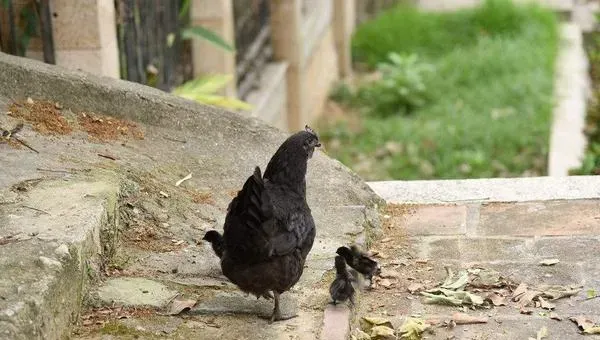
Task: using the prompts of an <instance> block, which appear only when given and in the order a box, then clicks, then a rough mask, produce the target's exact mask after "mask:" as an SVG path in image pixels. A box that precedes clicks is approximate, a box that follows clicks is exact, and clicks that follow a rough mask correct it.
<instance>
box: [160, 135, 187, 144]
mask: <svg viewBox="0 0 600 340" xmlns="http://www.w3.org/2000/svg"><path fill="white" fill-rule="evenodd" d="M163 138H164V139H166V140H170V141H173V142H179V143H183V144H185V143H187V140H184V139H177V138H173V137H168V136H163Z"/></svg>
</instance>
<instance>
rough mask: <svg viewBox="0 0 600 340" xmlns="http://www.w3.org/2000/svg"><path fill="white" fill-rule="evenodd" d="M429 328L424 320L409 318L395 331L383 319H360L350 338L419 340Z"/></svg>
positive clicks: (365, 339)
mask: <svg viewBox="0 0 600 340" xmlns="http://www.w3.org/2000/svg"><path fill="white" fill-rule="evenodd" d="M429 327H430V325H429V324H428V323H427V322H425V321H424V320H422V319H419V318H415V317H409V318H407V319H406V320H405V321H404V323H403V324H402V326H400V329H398V330H397V331H396V330H395V329H394V326H393V325H392V323H391V322H390V321H389V320H387V319H385V318H379V317H362V318H361V319H360V329H356V330H355V331H354V332H353V334H352V337H351V338H352V339H353V340H392V339H394V340H395V339H406V340H420V339H422V336H423V332H425V331H426V330H427V329H429Z"/></svg>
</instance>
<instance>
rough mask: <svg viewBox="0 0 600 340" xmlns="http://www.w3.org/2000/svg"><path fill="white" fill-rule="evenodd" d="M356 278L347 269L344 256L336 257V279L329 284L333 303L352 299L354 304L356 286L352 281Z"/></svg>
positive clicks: (351, 301)
mask: <svg viewBox="0 0 600 340" xmlns="http://www.w3.org/2000/svg"><path fill="white" fill-rule="evenodd" d="M353 281H354V278H353V277H352V276H351V275H350V273H348V270H346V260H344V258H343V257H342V256H339V255H338V256H336V257H335V280H333V282H332V283H331V286H329V294H330V295H331V299H332V300H333V304H334V305H335V304H337V303H338V302H344V301H346V300H350V303H352V305H354V287H353V286H352V282H353Z"/></svg>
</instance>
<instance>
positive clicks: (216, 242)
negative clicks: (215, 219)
mask: <svg viewBox="0 0 600 340" xmlns="http://www.w3.org/2000/svg"><path fill="white" fill-rule="evenodd" d="M202 239H203V240H204V241H208V242H210V245H211V246H212V249H213V251H214V252H215V254H217V256H218V257H219V258H221V257H223V250H224V249H225V241H224V240H223V236H222V235H221V234H219V232H218V231H216V230H209V231H207V232H206V234H204V237H203V238H202Z"/></svg>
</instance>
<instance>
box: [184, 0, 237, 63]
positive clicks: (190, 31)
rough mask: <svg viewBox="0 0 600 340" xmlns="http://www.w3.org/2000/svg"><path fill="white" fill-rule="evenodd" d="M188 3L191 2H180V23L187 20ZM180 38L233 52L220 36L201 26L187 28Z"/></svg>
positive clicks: (186, 0) (187, 0) (188, 0)
mask: <svg viewBox="0 0 600 340" xmlns="http://www.w3.org/2000/svg"><path fill="white" fill-rule="evenodd" d="M190 1H191V0H183V1H182V2H181V9H180V10H179V19H180V20H182V21H184V22H185V21H186V19H187V18H188V14H189V12H190ZM181 38H183V39H184V40H186V39H194V38H196V39H203V40H206V41H208V42H210V43H212V44H213V45H215V46H218V47H220V48H222V49H224V50H226V51H229V52H235V48H234V47H233V46H231V45H230V44H229V43H228V42H226V41H225V40H224V39H223V38H222V37H221V36H219V35H218V34H217V33H215V32H213V31H211V30H209V29H208V28H206V27H202V26H188V27H185V28H183V29H182V30H181Z"/></svg>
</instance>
